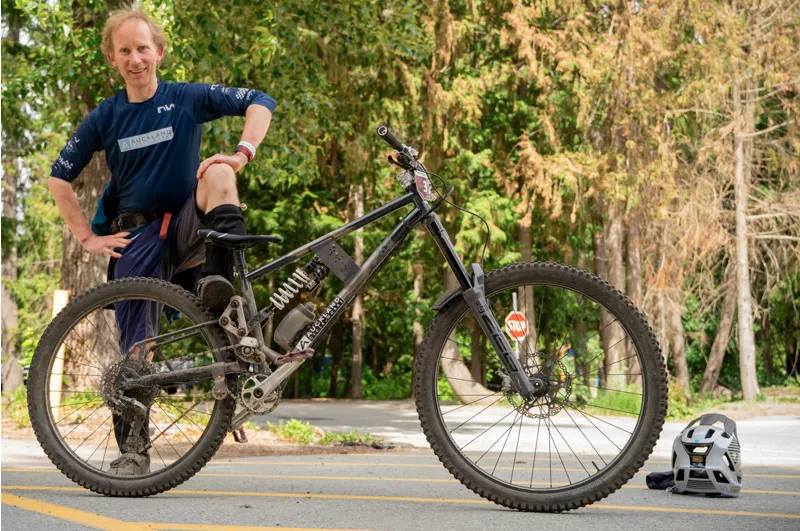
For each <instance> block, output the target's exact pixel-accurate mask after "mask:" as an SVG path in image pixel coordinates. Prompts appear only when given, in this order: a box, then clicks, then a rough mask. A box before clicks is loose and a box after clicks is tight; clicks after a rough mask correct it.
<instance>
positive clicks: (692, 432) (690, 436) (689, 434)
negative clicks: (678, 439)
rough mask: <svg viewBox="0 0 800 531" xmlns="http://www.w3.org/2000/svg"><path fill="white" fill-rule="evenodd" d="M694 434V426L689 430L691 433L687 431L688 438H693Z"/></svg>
mask: <svg viewBox="0 0 800 531" xmlns="http://www.w3.org/2000/svg"><path fill="white" fill-rule="evenodd" d="M692 435H694V428H692V429H691V430H689V433H687V434H686V438H687V439H691V438H692Z"/></svg>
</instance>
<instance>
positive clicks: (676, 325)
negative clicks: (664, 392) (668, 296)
mask: <svg viewBox="0 0 800 531" xmlns="http://www.w3.org/2000/svg"><path fill="white" fill-rule="evenodd" d="M676 291H677V293H676V296H675V299H674V300H671V301H668V302H667V305H668V308H667V311H668V312H669V328H670V337H671V343H672V363H673V365H674V366H675V379H676V380H677V382H678V387H679V388H681V389H682V390H683V393H684V394H685V395H686V397H687V398H688V397H690V396H691V388H690V386H689V367H688V365H687V364H686V339H685V331H684V329H683V320H682V319H681V305H680V301H679V299H678V297H679V296H680V295H679V293H680V292H679V291H678V290H676Z"/></svg>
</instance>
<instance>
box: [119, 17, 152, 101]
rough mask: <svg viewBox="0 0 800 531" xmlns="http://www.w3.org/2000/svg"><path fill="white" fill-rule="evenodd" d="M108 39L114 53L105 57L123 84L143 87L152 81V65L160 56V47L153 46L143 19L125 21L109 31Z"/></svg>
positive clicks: (150, 35)
mask: <svg viewBox="0 0 800 531" xmlns="http://www.w3.org/2000/svg"><path fill="white" fill-rule="evenodd" d="M111 42H112V44H113V45H114V52H113V53H111V54H109V55H108V58H109V60H110V61H111V64H112V65H113V66H114V68H116V69H117V70H119V73H120V74H122V77H123V78H124V79H125V84H126V86H128V87H131V88H143V87H147V86H148V85H149V84H151V83H154V82H155V80H156V68H157V67H158V63H159V61H161V58H162V57H164V50H163V49H159V48H158V46H156V43H155V42H154V41H153V35H152V34H151V33H150V27H149V26H148V25H147V23H146V22H144V21H143V20H137V19H132V20H128V21H126V22H125V23H123V24H122V25H121V26H120V27H118V28H117V29H116V30H115V31H114V33H112V34H111Z"/></svg>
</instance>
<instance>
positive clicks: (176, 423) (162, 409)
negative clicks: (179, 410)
mask: <svg viewBox="0 0 800 531" xmlns="http://www.w3.org/2000/svg"><path fill="white" fill-rule="evenodd" d="M157 405H158V409H160V410H161V411H162V412H163V413H164V414H165V415H166V416H167V418H168V419H169V420H170V421H172V417H170V415H169V413H167V412H166V411H164V408H163V407H161V404H157ZM186 413H188V411H184V412H183V414H181V416H179V417H177V418H176V419H175V421H173V422H172V424H173V425H175V427H176V428H178V431H179V432H181V435H183V438H184V439H186V442H188V443H189V444H190V445H192V446H193V445H194V443H193V442H192V440H191V439H190V438H189V437H187V436H186V434H185V433H184V432H183V430H182V429H181V427H180V425H179V424H178V420H180V419H181V418H183V417H184V416H186Z"/></svg>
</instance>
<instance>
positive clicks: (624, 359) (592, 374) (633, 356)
mask: <svg viewBox="0 0 800 531" xmlns="http://www.w3.org/2000/svg"><path fill="white" fill-rule="evenodd" d="M622 339H625V338H622ZM609 350H610V349H609ZM637 356H638V354H633V355H631V356H628V357H627V358H622V359H621V360H617V361H615V362H614V363H609V364H608V367H611V366H612V365H616V364H617V363H622V362H623V361H626V360H629V359H631V358H635V357H637ZM599 370H600V367H598V368H597V369H595V370H594V371H592V373H590V374H589V376H596V374H594V373H596V372H597V371H599ZM606 376H641V373H640V374H628V373H624V374H614V375H611V374H607V375H606Z"/></svg>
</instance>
